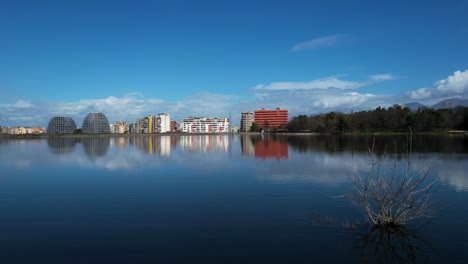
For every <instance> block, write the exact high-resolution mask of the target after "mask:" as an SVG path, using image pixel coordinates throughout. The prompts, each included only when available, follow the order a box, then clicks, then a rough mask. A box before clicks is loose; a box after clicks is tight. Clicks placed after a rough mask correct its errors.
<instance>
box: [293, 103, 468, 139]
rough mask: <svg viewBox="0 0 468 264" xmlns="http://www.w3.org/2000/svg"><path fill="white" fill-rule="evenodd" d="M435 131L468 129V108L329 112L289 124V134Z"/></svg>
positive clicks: (393, 107)
mask: <svg viewBox="0 0 468 264" xmlns="http://www.w3.org/2000/svg"><path fill="white" fill-rule="evenodd" d="M409 129H411V130H412V131H416V132H434V131H444V130H465V131H466V130H468V107H463V106H458V107H456V108H453V109H452V108H449V109H438V110H435V109H432V108H427V109H418V110H417V111H415V112H413V111H411V110H410V109H409V108H407V107H402V106H400V105H394V106H392V107H389V108H387V109H385V108H382V107H380V106H379V107H377V108H376V109H374V110H370V111H360V112H351V113H349V114H344V113H340V112H329V113H325V114H318V115H310V116H307V115H299V116H296V117H294V118H293V119H292V120H291V121H289V123H288V126H287V130H288V131H289V132H318V133H345V132H407V131H408V130H409Z"/></svg>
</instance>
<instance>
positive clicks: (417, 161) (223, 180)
mask: <svg viewBox="0 0 468 264" xmlns="http://www.w3.org/2000/svg"><path fill="white" fill-rule="evenodd" d="M373 142H374V152H375V153H377V154H382V153H383V152H384V151H385V150H386V151H387V152H388V153H398V155H395V156H391V158H392V159H393V158H395V159H396V160H399V161H404V157H405V156H404V154H401V153H405V152H406V151H407V149H408V148H407V143H408V141H407V138H406V137H404V136H401V137H383V136H381V137H376V138H375V141H374V138H373V137H364V136H341V137H340V136H312V137H300V136H290V137H288V136H276V137H275V136H268V135H264V136H249V135H213V136H205V135H203V136H169V135H164V136H146V135H145V136H122V137H81V138H80V137H78V138H68V137H58V138H49V139H41V140H1V141H0V169H1V174H0V212H1V214H0V234H1V236H0V260H2V263H53V262H56V263H57V262H60V263H90V262H95V263H101V262H106V263H156V262H159V263H175V262H203V263H259V262H264V263H265V262H266V263H310V262H314V261H315V262H325V261H326V262H347V263H350V262H356V263H360V262H365V261H366V260H376V259H377V260H380V261H382V262H405V263H408V262H409V263H411V262H415V263H439V262H442V261H444V262H447V261H448V262H451V263H453V262H459V263H466V262H467V261H468V252H467V251H466V250H464V248H465V244H466V241H468V231H467V230H468V210H466V201H467V198H468V176H467V173H466V171H468V159H467V158H468V155H467V153H468V140H466V139H465V137H463V136H462V137H450V136H415V137H414V139H413V144H412V166H413V167H414V169H415V171H417V170H418V169H419V168H424V167H427V166H430V167H431V171H430V174H431V177H434V178H438V179H440V183H441V185H440V188H439V190H438V191H437V192H436V193H435V195H434V197H433V200H434V202H435V204H436V209H437V214H436V215H435V216H434V217H433V218H431V219H430V220H429V221H417V222H415V223H413V224H412V225H410V226H408V228H407V229H405V230H406V231H407V232H406V233H405V234H399V235H396V236H395V238H394V239H393V240H392V241H391V243H390V244H389V243H388V240H386V239H384V238H383V237H382V236H381V234H379V233H378V232H375V231H372V230H371V228H370V227H368V226H366V225H365V219H364V218H363V212H362V211H360V210H359V208H356V207H355V206H354V205H352V204H351V203H350V202H349V201H348V200H347V199H345V198H337V197H340V196H342V195H344V194H346V193H347V192H349V191H350V188H351V184H352V176H351V174H352V172H353V171H355V170H361V169H363V168H364V167H366V165H367V164H368V158H369V156H368V149H369V147H371V146H372V144H373Z"/></svg>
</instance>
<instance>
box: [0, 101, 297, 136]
mask: <svg viewBox="0 0 468 264" xmlns="http://www.w3.org/2000/svg"><path fill="white" fill-rule="evenodd" d="M254 113H255V114H254ZM254 113H252V112H242V113H241V121H240V128H238V127H237V126H233V125H232V124H231V119H230V118H227V117H194V116H189V117H184V118H183V119H182V122H181V123H177V122H176V121H174V120H171V118H170V115H169V114H168V113H159V114H157V115H148V116H144V117H142V118H140V119H137V120H136V122H135V123H127V122H126V121H123V120H119V121H116V122H115V123H114V124H110V123H109V121H108V119H107V117H106V115H105V114H104V113H101V112H92V113H88V114H87V115H86V117H85V118H84V120H83V124H82V127H81V132H79V130H78V127H77V126H76V122H75V121H74V120H73V118H71V117H67V116H54V117H52V118H51V119H50V120H49V123H48V125H47V129H45V128H43V127H37V128H28V127H20V126H18V127H12V128H8V127H2V126H0V133H1V134H38V133H48V134H72V133H83V134H101V133H102V134H109V133H113V134H124V133H144V134H153V133H170V132H182V133H229V132H250V129H251V126H252V124H253V123H254V122H255V123H257V124H258V127H260V128H262V129H263V130H268V129H271V128H275V127H276V128H279V127H280V125H282V124H287V123H288V110H287V109H280V108H279V107H278V108H276V109H275V110H267V109H265V108H262V109H260V110H255V112H254Z"/></svg>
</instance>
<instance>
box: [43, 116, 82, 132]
mask: <svg viewBox="0 0 468 264" xmlns="http://www.w3.org/2000/svg"><path fill="white" fill-rule="evenodd" d="M75 129H76V123H75V121H74V120H73V119H72V118H71V117H66V116H56V117H52V118H51V119H50V120H49V124H48V125H47V133H48V134H72V133H73V132H74V131H75Z"/></svg>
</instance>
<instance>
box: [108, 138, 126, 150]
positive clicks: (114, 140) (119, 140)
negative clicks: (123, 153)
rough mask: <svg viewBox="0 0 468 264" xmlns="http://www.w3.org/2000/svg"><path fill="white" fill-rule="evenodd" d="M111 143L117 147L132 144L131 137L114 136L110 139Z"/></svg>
mask: <svg viewBox="0 0 468 264" xmlns="http://www.w3.org/2000/svg"><path fill="white" fill-rule="evenodd" d="M110 144H111V145H112V146H116V147H117V148H125V147H126V146H128V144H130V138H129V137H112V138H111V139H110Z"/></svg>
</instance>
